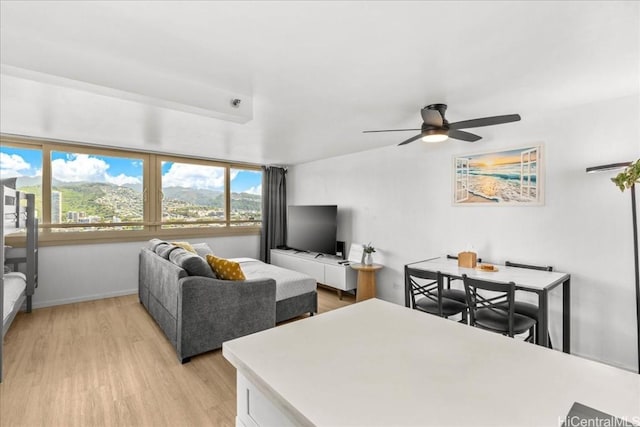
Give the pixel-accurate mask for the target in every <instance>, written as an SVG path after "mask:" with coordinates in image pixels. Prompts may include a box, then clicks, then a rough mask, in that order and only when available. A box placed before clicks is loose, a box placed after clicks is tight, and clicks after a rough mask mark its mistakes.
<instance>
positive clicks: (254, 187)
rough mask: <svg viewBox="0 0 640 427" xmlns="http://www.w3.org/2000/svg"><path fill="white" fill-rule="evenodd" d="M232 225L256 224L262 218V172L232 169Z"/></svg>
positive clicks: (258, 223)
mask: <svg viewBox="0 0 640 427" xmlns="http://www.w3.org/2000/svg"><path fill="white" fill-rule="evenodd" d="M230 181H231V215H230V218H231V225H233V226H255V225H260V221H261V220H262V172H261V171H256V170H246V169H231V177H230Z"/></svg>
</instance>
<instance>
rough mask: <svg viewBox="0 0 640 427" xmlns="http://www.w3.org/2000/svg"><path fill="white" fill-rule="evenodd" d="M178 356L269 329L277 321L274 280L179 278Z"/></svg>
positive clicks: (205, 349)
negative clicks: (239, 280)
mask: <svg viewBox="0 0 640 427" xmlns="http://www.w3.org/2000/svg"><path fill="white" fill-rule="evenodd" d="M177 324H178V328H177V337H176V338H177V343H176V350H177V352H178V358H179V359H180V360H182V361H183V362H184V361H186V360H188V359H189V358H190V357H191V356H194V355H196V354H200V353H203V352H205V351H210V350H212V349H216V348H220V347H222V343H223V342H224V341H227V340H230V339H233V338H237V337H240V336H244V335H248V334H252V333H254V332H258V331H262V330H264V329H268V328H272V327H274V326H275V324H276V282H275V280H273V279H256V280H247V281H241V282H233V281H225V280H218V279H210V278H206V277H199V276H188V277H183V278H181V279H180V280H179V292H178V319H177Z"/></svg>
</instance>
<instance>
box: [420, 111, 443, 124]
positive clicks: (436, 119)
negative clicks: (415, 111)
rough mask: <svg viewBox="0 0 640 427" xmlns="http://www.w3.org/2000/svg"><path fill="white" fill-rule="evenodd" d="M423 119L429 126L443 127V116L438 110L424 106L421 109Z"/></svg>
mask: <svg viewBox="0 0 640 427" xmlns="http://www.w3.org/2000/svg"><path fill="white" fill-rule="evenodd" d="M420 114H421V115H422V120H423V121H424V123H425V124H427V125H429V126H435V127H439V128H441V127H442V125H443V124H444V123H443V117H442V115H441V114H440V111H438V110H431V109H429V108H426V107H425V108H423V109H422V110H420Z"/></svg>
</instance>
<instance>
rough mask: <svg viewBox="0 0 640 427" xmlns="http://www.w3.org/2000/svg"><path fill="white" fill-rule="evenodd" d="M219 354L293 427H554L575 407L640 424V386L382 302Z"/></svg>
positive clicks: (585, 363) (631, 378)
mask: <svg viewBox="0 0 640 427" xmlns="http://www.w3.org/2000/svg"><path fill="white" fill-rule="evenodd" d="M223 354H224V356H225V357H226V358H227V359H228V360H229V361H230V362H231V363H232V364H233V365H234V366H235V367H236V368H237V369H238V370H239V372H241V373H242V374H243V375H244V376H246V377H247V378H248V379H249V380H250V381H252V382H253V383H254V384H256V386H258V387H259V388H260V389H261V390H262V391H263V392H264V393H265V394H266V395H268V396H269V397H270V398H271V399H272V400H273V401H274V402H276V403H277V404H278V405H279V406H280V407H281V409H282V410H283V411H284V412H286V413H288V414H289V415H290V416H291V417H292V418H293V419H294V420H295V421H296V423H297V424H309V425H318V426H338V425H351V426H354V425H367V426H375V425H393V426H400V425H404V426H422V425H434V426H459V425H492V426H494V425H497V426H557V425H560V423H561V422H562V421H563V420H562V417H564V416H565V415H566V414H567V412H568V411H569V409H570V408H571V406H572V404H573V403H574V402H575V401H578V402H580V403H583V404H585V405H588V406H591V407H593V408H595V409H597V410H600V411H603V412H605V413H609V414H612V415H615V416H617V417H627V420H629V421H633V422H635V423H636V424H637V423H640V375H637V374H634V373H631V372H627V371H623V370H620V369H617V368H613V367H610V366H607V365H604V364H600V363H597V362H592V361H589V360H586V359H581V358H578V357H575V356H571V355H568V354H564V353H560V352H557V351H552V350H549V349H546V348H543V347H539V346H536V345H532V344H529V343H525V342H522V341H519V340H514V339H510V338H506V337H503V336H501V335H498V334H494V333H491V332H486V331H482V330H479V329H476V328H471V327H469V326H466V325H463V324H459V323H456V322H453V321H451V320H446V319H441V318H438V317H436V316H432V315H427V314H425V313H421V312H418V311H415V310H411V309H408V308H405V307H402V306H399V305H395V304H391V303H388V302H385V301H382V300H377V299H371V300H367V301H364V302H361V303H358V304H354V305H351V306H348V307H345V308H342V309H338V310H334V311H331V312H328V313H324V314H321V315H318V316H314V317H311V318H308V319H304V320H300V321H297V322H293V323H289V324H286V325H283V326H279V327H277V328H273V329H269V330H266V331H263V332H259V333H256V334H253V335H250V336H246V337H242V338H238V339H236V340H233V341H229V342H225V343H224V345H223ZM632 417H637V418H635V419H633V418H632Z"/></svg>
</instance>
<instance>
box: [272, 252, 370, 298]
mask: <svg viewBox="0 0 640 427" xmlns="http://www.w3.org/2000/svg"><path fill="white" fill-rule="evenodd" d="M271 264H273V265H277V266H278V267H282V268H288V269H289V270H293V271H299V272H300V273H304V274H308V275H309V276H311V277H314V278H315V279H316V281H317V282H318V283H320V284H323V285H326V286H329V287H332V288H335V289H337V290H338V295H340V297H342V291H350V290H352V289H355V288H356V285H357V273H356V271H355V270H354V269H352V268H351V267H350V266H349V261H345V260H343V259H342V258H339V257H337V256H333V255H318V254H316V253H310V252H300V251H296V250H293V249H271Z"/></svg>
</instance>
